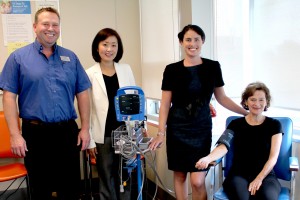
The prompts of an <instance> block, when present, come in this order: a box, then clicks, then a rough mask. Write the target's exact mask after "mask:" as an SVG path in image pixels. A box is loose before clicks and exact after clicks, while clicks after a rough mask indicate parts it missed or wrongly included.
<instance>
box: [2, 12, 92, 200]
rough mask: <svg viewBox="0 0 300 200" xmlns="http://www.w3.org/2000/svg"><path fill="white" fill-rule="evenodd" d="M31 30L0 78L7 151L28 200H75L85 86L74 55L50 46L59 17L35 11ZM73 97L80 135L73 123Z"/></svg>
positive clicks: (85, 120) (84, 138)
mask: <svg viewBox="0 0 300 200" xmlns="http://www.w3.org/2000/svg"><path fill="white" fill-rule="evenodd" d="M33 29H34V31H35V33H36V40H35V41H34V42H33V43H32V44H29V45H27V46H25V47H23V48H20V49H18V50H16V51H15V52H13V53H12V54H11V55H10V56H9V58H8V59H7V61H6V63H5V66H4V68H3V71H2V73H1V76H0V89H2V90H3V107H4V113H5V117H6V120H7V122H8V126H9V130H10V134H11V148H12V151H13V153H14V154H16V155H18V156H20V157H24V161H25V165H26V168H27V170H28V174H29V180H30V187H31V193H32V198H33V199H34V200H47V199H51V193H52V192H53V191H56V192H57V194H58V196H59V199H66V200H73V199H74V200H75V199H78V191H79V189H78V186H79V180H80V162H79V150H80V149H81V150H84V149H86V148H87V146H88V145H89V142H90V135H89V110H90V105H89V96H88V88H89V87H90V86H91V84H90V81H89V79H88V77H87V75H86V73H85V70H84V68H83V67H82V65H81V64H80V62H79V60H78V58H77V56H76V55H75V54H74V53H73V52H72V51H70V50H68V49H65V48H63V47H61V46H58V45H57V44H56V41H57V39H58V37H59V35H60V16H59V13H58V12H57V11H56V10H55V9H53V8H50V7H48V8H42V9H40V10H38V11H37V12H36V14H35V21H34V24H33ZM75 96H76V98H77V102H78V110H79V113H80V120H81V129H80V131H79V130H78V126H77V124H76V122H75V119H76V118H77V114H76V110H75V108H74V98H75ZM17 97H18V104H17V102H16V100H17ZM18 109H19V110H18ZM18 113H19V117H20V118H22V130H20V129H19V127H18ZM69 188H70V189H69Z"/></svg>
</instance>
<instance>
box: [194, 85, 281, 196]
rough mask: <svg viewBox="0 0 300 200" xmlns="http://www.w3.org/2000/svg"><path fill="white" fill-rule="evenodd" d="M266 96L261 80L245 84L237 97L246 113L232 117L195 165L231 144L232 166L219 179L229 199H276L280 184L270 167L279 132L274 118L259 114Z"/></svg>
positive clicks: (200, 166) (204, 163) (267, 103)
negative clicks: (232, 146) (206, 152)
mask: <svg viewBox="0 0 300 200" xmlns="http://www.w3.org/2000/svg"><path fill="white" fill-rule="evenodd" d="M270 100H271V96H270V92H269V89H268V88H267V87H266V86H265V84H263V83H260V82H254V83H251V84H249V85H248V86H247V88H246V89H245V91H244V92H243V94H242V101H241V104H242V106H243V107H244V108H245V109H247V110H249V114H248V115H247V116H245V117H241V118H238V119H236V120H233V121H232V122H231V123H230V124H229V125H228V127H227V129H226V130H225V131H224V133H223V134H222V136H221V137H220V139H219V140H218V142H217V144H218V146H217V147H216V148H215V149H214V150H213V151H212V152H211V153H210V154H209V155H207V156H206V157H203V158H201V159H200V160H199V161H198V162H197V163H196V165H195V167H196V168H198V169H205V168H207V167H208V165H209V163H210V162H212V161H215V160H217V159H219V158H221V157H222V156H224V155H225V154H226V153H227V152H228V150H229V148H230V145H234V150H233V160H232V167H231V168H230V170H229V174H228V176H227V177H226V179H225V181H224V183H223V188H224V191H225V192H226V194H227V196H228V198H229V199H234V200H249V199H251V200H252V199H260V200H261V199H266V200H271V199H272V200H277V199H278V196H279V193H280V189H281V186H280V183H279V181H278V180H277V178H276V175H275V173H274V171H273V167H274V166H275V164H276V162H277V158H278V155H279V151H280V146H281V140H282V134H283V133H282V129H281V124H280V122H279V121H278V120H275V119H272V118H270V117H267V116H264V115H263V114H262V113H263V111H266V110H267V108H268V107H269V106H270Z"/></svg>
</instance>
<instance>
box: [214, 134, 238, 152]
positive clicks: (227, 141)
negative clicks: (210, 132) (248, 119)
mask: <svg viewBox="0 0 300 200" xmlns="http://www.w3.org/2000/svg"><path fill="white" fill-rule="evenodd" d="M233 137H234V132H233V131H232V130H230V129H226V130H225V131H224V132H223V134H222V135H221V137H220V138H219V140H218V141H217V142H216V144H224V145H225V146H226V148H227V150H229V148H230V145H231V144H232V141H233Z"/></svg>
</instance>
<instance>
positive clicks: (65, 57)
mask: <svg viewBox="0 0 300 200" xmlns="http://www.w3.org/2000/svg"><path fill="white" fill-rule="evenodd" d="M60 59H61V60H62V61H65V62H70V58H69V57H68V56H60Z"/></svg>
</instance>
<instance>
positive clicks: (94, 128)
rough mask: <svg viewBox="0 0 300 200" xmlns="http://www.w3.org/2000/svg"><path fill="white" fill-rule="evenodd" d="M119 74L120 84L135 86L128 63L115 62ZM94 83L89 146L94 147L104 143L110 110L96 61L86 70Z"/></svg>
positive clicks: (91, 95)
mask: <svg viewBox="0 0 300 200" xmlns="http://www.w3.org/2000/svg"><path fill="white" fill-rule="evenodd" d="M114 66H115V69H116V73H117V76H118V81H119V86H120V87H124V86H135V80H134V76H133V73H132V71H131V68H130V66H129V65H128V64H119V63H114ZM86 73H87V75H88V77H89V79H90V81H91V83H92V87H91V88H90V89H89V96H90V102H91V104H90V105H91V111H90V116H91V117H90V134H91V142H90V145H89V148H94V147H95V146H96V144H95V143H101V144H103V143H104V133H105V123H106V117H107V112H108V97H107V92H106V86H105V82H104V79H103V75H102V71H101V68H100V63H96V64H95V65H93V66H92V67H90V68H88V69H87V70H86Z"/></svg>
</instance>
